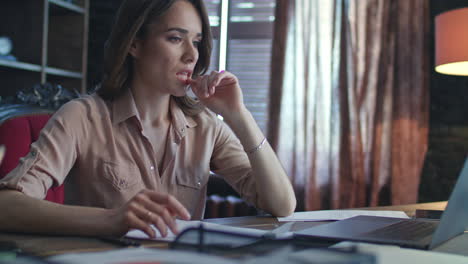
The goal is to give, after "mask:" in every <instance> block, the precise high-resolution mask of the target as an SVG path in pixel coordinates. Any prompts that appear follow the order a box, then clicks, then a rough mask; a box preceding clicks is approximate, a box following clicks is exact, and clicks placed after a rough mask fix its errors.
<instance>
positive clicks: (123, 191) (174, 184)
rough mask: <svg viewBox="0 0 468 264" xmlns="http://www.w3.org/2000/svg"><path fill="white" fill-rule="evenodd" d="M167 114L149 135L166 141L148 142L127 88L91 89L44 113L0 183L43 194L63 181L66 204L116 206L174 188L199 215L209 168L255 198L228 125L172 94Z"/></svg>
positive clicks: (250, 198)
mask: <svg viewBox="0 0 468 264" xmlns="http://www.w3.org/2000/svg"><path fill="white" fill-rule="evenodd" d="M170 115H171V125H170V130H169V135H168V138H167V141H166V142H163V141H161V142H156V144H165V147H164V148H153V146H152V145H151V143H150V141H149V140H148V138H147V136H146V135H148V134H149V133H151V131H145V130H144V129H143V127H142V125H141V120H140V117H139V115H138V111H137V108H136V105H135V101H134V99H133V96H132V93H131V92H130V91H128V92H127V93H126V94H125V95H124V96H121V97H119V98H118V99H116V100H114V101H111V102H108V101H104V100H103V99H102V98H101V97H100V96H99V95H97V94H93V95H89V96H84V97H82V98H79V99H75V100H73V101H71V102H69V103H67V104H65V105H64V106H63V107H62V108H61V109H59V110H58V111H57V113H56V114H55V115H54V116H53V117H52V118H51V119H50V120H49V122H48V123H47V125H46V126H45V127H44V129H43V130H42V131H41V134H40V136H39V139H38V140H37V141H36V142H35V143H33V144H32V145H31V151H30V153H29V154H28V155H27V156H26V157H24V158H22V159H21V160H20V164H19V165H18V167H16V168H15V169H14V170H13V171H12V172H10V173H9V174H8V175H7V176H6V177H5V178H4V179H2V180H0V188H10V189H16V190H18V191H21V192H23V193H25V194H27V195H29V196H32V197H36V198H39V199H43V198H44V197H45V195H46V192H47V190H48V189H49V188H50V187H51V186H52V185H60V184H62V183H64V182H65V201H66V203H67V204H76V205H84V206H95V207H103V208H115V207H118V206H121V205H122V204H124V203H125V202H126V201H128V200H129V199H130V198H132V197H133V196H134V195H135V194H137V193H138V192H139V191H140V190H142V189H145V188H146V189H151V190H156V191H161V192H167V193H170V194H172V195H174V196H175V197H176V198H177V199H178V200H179V201H180V202H181V203H182V204H183V205H184V206H185V207H186V208H187V209H188V211H189V212H190V213H191V215H192V218H193V219H201V218H202V217H203V212H204V208H205V198H206V184H207V181H208V177H209V174H210V170H211V171H213V172H215V173H217V174H220V175H222V176H223V177H224V178H225V179H226V180H227V182H229V183H230V184H231V185H232V186H233V187H234V188H235V189H236V190H237V191H238V192H239V193H240V194H241V196H242V197H243V198H244V199H245V200H247V201H248V202H250V203H253V204H256V200H257V195H256V188H255V179H254V178H253V177H252V176H251V166H250V162H249V160H248V157H247V155H246V154H245V152H244V150H243V148H242V145H241V144H240V142H239V140H238V139H237V137H236V136H235V135H234V133H233V132H232V131H231V129H230V128H229V127H228V126H227V125H226V124H225V123H223V122H222V121H221V120H219V119H218V118H216V116H215V115H214V114H212V113H210V112H208V111H203V112H202V113H200V114H198V115H196V116H186V115H185V114H184V113H183V112H182V110H181V109H180V108H179V107H178V106H177V104H176V103H175V102H174V101H173V100H172V99H171V103H170ZM154 149H162V150H163V151H164V153H154ZM158 154H159V155H164V157H163V161H162V168H161V169H159V168H158V167H157V166H158V164H156V156H157V155H158ZM158 171H162V174H161V175H160V174H159V172H158ZM67 175H68V176H67ZM65 180H66V181H65Z"/></svg>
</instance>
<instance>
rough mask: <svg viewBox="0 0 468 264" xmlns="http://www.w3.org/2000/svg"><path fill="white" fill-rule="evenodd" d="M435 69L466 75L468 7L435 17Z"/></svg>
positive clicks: (467, 68)
mask: <svg viewBox="0 0 468 264" xmlns="http://www.w3.org/2000/svg"><path fill="white" fill-rule="evenodd" d="M435 65H436V66H435V70H436V72H439V73H442V74H450V75H460V76H468V7H466V8H460V9H455V10H451V11H447V12H444V13H441V14H439V15H437V16H436V18H435Z"/></svg>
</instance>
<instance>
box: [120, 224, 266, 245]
mask: <svg viewBox="0 0 468 264" xmlns="http://www.w3.org/2000/svg"><path fill="white" fill-rule="evenodd" d="M176 223H177V228H178V230H179V232H182V231H183V230H185V229H187V228H190V227H199V226H200V224H203V228H204V229H209V230H215V231H224V232H231V233H237V234H243V235H251V236H258V237H261V236H262V235H264V234H265V233H267V232H268V231H265V230H258V229H252V228H244V227H232V226H227V225H220V224H214V223H208V222H201V221H184V220H176ZM152 227H153V229H154V230H155V231H156V238H153V239H152V240H160V241H174V239H175V237H176V235H174V233H172V232H171V231H170V230H168V235H167V236H166V237H162V236H161V234H160V233H159V231H158V230H157V229H156V228H155V227H154V226H152ZM125 236H126V237H130V238H138V239H151V238H150V237H149V236H148V235H146V233H144V232H143V231H140V230H130V231H129V232H128V233H127V234H126V235H125Z"/></svg>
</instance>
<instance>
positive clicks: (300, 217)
mask: <svg viewBox="0 0 468 264" xmlns="http://www.w3.org/2000/svg"><path fill="white" fill-rule="evenodd" d="M358 215H370V216H385V217H395V218H409V217H408V215H406V214H405V212H401V211H371V210H323V211H307V212H296V213H294V214H292V215H290V216H287V217H278V221H280V222H291V221H297V222H305V221H328V220H343V219H346V218H350V217H354V216H358Z"/></svg>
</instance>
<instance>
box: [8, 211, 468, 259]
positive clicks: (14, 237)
mask: <svg viewBox="0 0 468 264" xmlns="http://www.w3.org/2000/svg"><path fill="white" fill-rule="evenodd" d="M445 205H446V202H436V203H425V204H412V205H402V206H383V207H374V208H363V209H369V210H377V209H378V210H399V211H405V212H406V213H407V214H408V215H414V212H415V210H416V209H432V210H443V209H444V208H445ZM205 221H206V222H211V223H217V224H225V225H231V226H240V227H249V228H257V229H265V230H271V229H274V228H276V227H279V226H281V225H282V224H284V223H280V222H278V220H277V219H276V218H274V217H251V216H247V217H232V218H216V219H207V220H205ZM318 224H322V223H320V222H296V223H294V225H293V226H292V230H293V231H296V230H301V229H304V228H308V227H312V226H314V225H318ZM467 239H468V238H467ZM0 241H14V242H15V243H16V244H17V246H18V247H19V248H21V249H22V250H23V251H24V252H26V253H29V254H32V255H36V256H42V257H45V256H52V255H57V254H63V253H71V252H93V251H104V250H110V249H116V248H121V247H119V246H116V245H114V244H111V243H109V242H104V241H101V240H99V239H97V238H90V237H73V236H46V235H31V234H13V233H0ZM141 244H142V245H143V246H145V247H150V248H167V247H168V244H167V243H166V242H157V241H146V240H145V241H141ZM465 245H466V243H465ZM456 250H458V249H456ZM456 250H455V251H454V249H453V248H452V247H451V248H448V249H447V248H446V249H445V250H442V251H445V252H456ZM467 255H468V250H467Z"/></svg>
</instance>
